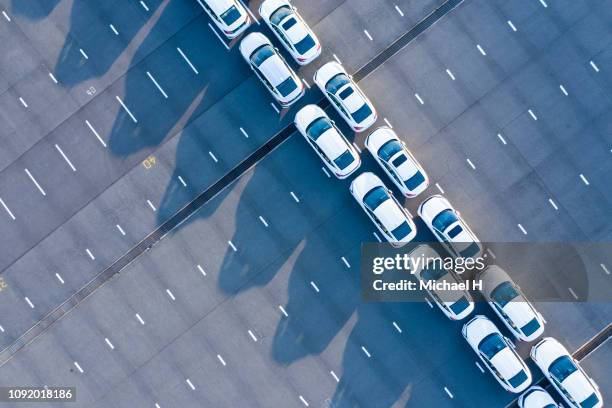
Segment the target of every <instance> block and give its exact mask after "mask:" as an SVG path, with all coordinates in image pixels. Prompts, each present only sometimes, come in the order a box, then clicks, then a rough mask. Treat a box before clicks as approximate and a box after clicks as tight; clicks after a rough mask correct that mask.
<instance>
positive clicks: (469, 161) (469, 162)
mask: <svg viewBox="0 0 612 408" xmlns="http://www.w3.org/2000/svg"><path fill="white" fill-rule="evenodd" d="M465 160H466V161H467V162H468V164H469V165H470V167H471V168H472V170H476V166H474V163H472V161H471V160H470V159H465Z"/></svg>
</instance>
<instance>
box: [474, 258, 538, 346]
mask: <svg viewBox="0 0 612 408" xmlns="http://www.w3.org/2000/svg"><path fill="white" fill-rule="evenodd" d="M477 279H480V280H481V282H482V290H481V292H482V294H483V296H484V297H485V299H486V300H487V302H488V303H489V306H491V308H492V309H493V311H494V312H495V313H496V314H497V315H498V316H499V318H500V319H501V320H502V322H504V324H505V325H506V327H508V330H510V331H511V332H512V334H513V335H514V336H516V338H517V339H519V340H523V341H534V340H535V339H537V338H538V337H540V336H541V335H542V333H544V319H543V318H542V315H541V314H540V313H539V312H538V311H537V310H536V309H535V307H533V305H532V304H531V303H530V302H529V301H528V300H527V298H526V297H525V295H524V294H523V292H522V291H521V288H520V287H519V286H518V285H517V284H516V283H514V282H513V281H512V279H511V278H510V276H509V275H508V274H507V273H506V271H504V270H503V269H502V268H500V267H499V266H497V265H489V266H487V267H486V268H485V269H484V270H483V271H482V272H480V273H479V274H478V278H477Z"/></svg>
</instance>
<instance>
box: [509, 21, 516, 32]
mask: <svg viewBox="0 0 612 408" xmlns="http://www.w3.org/2000/svg"><path fill="white" fill-rule="evenodd" d="M508 25H509V26H510V28H511V29H512V31H514V32H516V27H515V26H514V23H513V22H512V21H510V20H508Z"/></svg>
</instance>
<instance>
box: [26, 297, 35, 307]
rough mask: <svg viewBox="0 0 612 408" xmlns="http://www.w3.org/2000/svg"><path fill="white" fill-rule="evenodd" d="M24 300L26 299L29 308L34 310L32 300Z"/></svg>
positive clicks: (27, 298)
mask: <svg viewBox="0 0 612 408" xmlns="http://www.w3.org/2000/svg"><path fill="white" fill-rule="evenodd" d="M24 299H25V301H26V303H27V304H28V306H30V308H32V309H34V303H32V301H31V300H30V298H29V297H27V296H26V297H25V298H24Z"/></svg>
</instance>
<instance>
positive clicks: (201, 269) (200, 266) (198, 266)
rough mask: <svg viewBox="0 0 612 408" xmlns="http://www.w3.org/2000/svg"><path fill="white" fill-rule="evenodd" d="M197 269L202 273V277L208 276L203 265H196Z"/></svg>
mask: <svg viewBox="0 0 612 408" xmlns="http://www.w3.org/2000/svg"><path fill="white" fill-rule="evenodd" d="M196 268H198V271H200V273H201V274H202V276H206V271H205V270H204V268H202V265H200V264H198V265H196Z"/></svg>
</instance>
